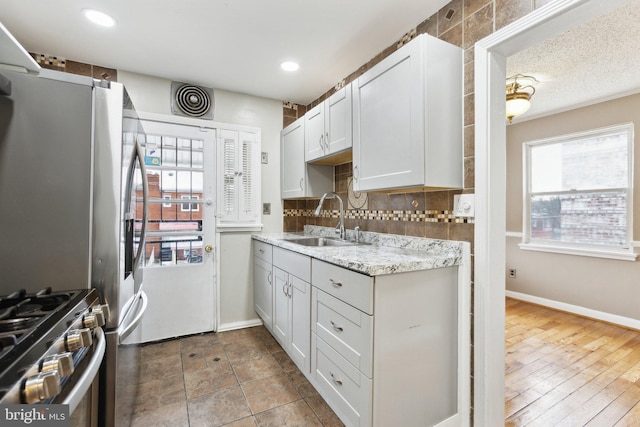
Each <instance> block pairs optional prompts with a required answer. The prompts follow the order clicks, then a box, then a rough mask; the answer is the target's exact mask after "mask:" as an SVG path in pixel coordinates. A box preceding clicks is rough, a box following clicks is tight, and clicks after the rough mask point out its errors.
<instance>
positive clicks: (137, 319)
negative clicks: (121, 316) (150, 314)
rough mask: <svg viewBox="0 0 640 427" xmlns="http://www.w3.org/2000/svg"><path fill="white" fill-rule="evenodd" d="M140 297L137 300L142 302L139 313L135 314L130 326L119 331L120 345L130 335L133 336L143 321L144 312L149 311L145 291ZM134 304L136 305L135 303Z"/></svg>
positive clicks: (129, 323) (141, 292)
mask: <svg viewBox="0 0 640 427" xmlns="http://www.w3.org/2000/svg"><path fill="white" fill-rule="evenodd" d="M139 295H140V296H139V297H136V298H140V300H141V301H140V303H139V304H141V305H140V307H139V308H138V310H137V313H136V314H135V317H134V318H133V320H131V322H128V324H127V325H125V326H124V327H123V328H122V330H120V331H118V340H119V342H120V343H122V342H123V341H124V340H125V339H126V338H127V337H128V336H129V335H131V332H133V331H134V330H135V329H136V327H137V326H138V325H139V324H140V322H141V321H142V316H144V312H145V311H147V294H145V293H144V291H140V294H139ZM134 304H136V303H135V302H134ZM132 310H133V308H132ZM125 320H126V319H125Z"/></svg>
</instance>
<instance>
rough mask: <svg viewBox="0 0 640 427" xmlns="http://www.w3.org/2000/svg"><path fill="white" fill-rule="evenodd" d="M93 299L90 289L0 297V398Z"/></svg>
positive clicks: (94, 293) (22, 291)
mask: <svg viewBox="0 0 640 427" xmlns="http://www.w3.org/2000/svg"><path fill="white" fill-rule="evenodd" d="M95 299H97V293H96V291H95V290H94V289H81V290H70V291H55V292H52V291H51V289H50V288H47V289H43V290H42V291H40V292H37V293H33V294H29V293H27V292H25V291H24V290H20V291H16V292H14V293H12V294H9V295H4V296H0V396H2V395H3V393H4V392H6V388H7V387H9V386H10V385H11V384H12V383H13V382H14V381H15V379H16V378H19V375H22V373H23V371H24V370H25V369H27V368H28V367H30V366H31V365H32V364H33V363H36V362H37V360H38V359H39V358H40V357H41V356H42V355H43V354H44V353H45V352H46V350H47V349H48V348H49V347H50V346H51V344H52V343H53V342H54V341H55V340H56V339H57V338H59V337H60V334H64V331H65V330H66V329H67V328H68V327H69V325H70V324H71V323H72V322H73V321H74V320H75V319H76V318H77V317H78V316H80V315H81V313H82V312H83V310H84V309H86V307H88V306H89V305H90V304H91V302H92V301H93V300H95Z"/></svg>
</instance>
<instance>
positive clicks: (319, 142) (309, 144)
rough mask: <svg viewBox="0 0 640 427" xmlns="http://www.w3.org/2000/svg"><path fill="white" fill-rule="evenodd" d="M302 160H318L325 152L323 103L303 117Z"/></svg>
mask: <svg viewBox="0 0 640 427" xmlns="http://www.w3.org/2000/svg"><path fill="white" fill-rule="evenodd" d="M304 120H305V123H304V146H305V156H304V160H305V161H307V162H310V161H311V160H315V159H318V158H320V157H322V156H324V155H325V154H329V153H328V152H327V151H326V150H327V145H326V144H327V136H326V135H325V133H324V120H325V119H324V103H322V102H321V103H320V104H318V105H316V106H315V107H313V108H312V109H311V110H309V111H307V114H305V115H304Z"/></svg>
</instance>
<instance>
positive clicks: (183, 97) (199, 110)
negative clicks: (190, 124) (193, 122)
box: [171, 82, 213, 119]
mask: <svg viewBox="0 0 640 427" xmlns="http://www.w3.org/2000/svg"><path fill="white" fill-rule="evenodd" d="M171 92H172V97H171V110H172V112H173V113H174V114H178V115H182V116H188V117H197V118H204V119H213V89H210V88H206V87H201V86H196V85H192V84H188V83H180V82H173V83H172V84H171Z"/></svg>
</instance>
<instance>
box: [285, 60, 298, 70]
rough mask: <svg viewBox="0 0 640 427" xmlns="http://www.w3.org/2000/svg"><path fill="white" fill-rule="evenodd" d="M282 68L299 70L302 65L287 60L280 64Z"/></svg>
mask: <svg viewBox="0 0 640 427" xmlns="http://www.w3.org/2000/svg"><path fill="white" fill-rule="evenodd" d="M280 68H282V69H283V70H285V71H297V70H298V68H300V65H298V63H297V62H293V61H285V62H283V63H282V64H280Z"/></svg>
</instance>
